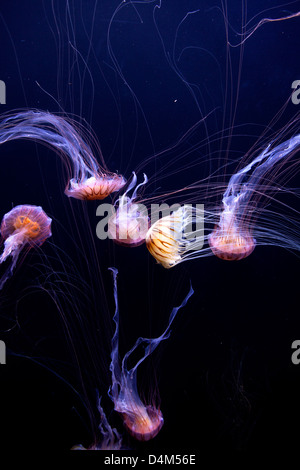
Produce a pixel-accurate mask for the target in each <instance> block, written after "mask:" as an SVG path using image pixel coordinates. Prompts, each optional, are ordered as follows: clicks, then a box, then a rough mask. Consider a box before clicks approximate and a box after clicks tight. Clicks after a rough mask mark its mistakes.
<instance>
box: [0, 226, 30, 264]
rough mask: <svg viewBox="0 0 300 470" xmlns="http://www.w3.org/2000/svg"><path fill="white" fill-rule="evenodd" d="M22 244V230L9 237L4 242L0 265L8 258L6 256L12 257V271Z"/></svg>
mask: <svg viewBox="0 0 300 470" xmlns="http://www.w3.org/2000/svg"><path fill="white" fill-rule="evenodd" d="M24 244H25V243H24V233H23V231H22V230H20V231H19V232H17V233H14V234H13V235H10V236H9V237H8V238H7V239H6V240H5V242H4V250H3V253H2V255H1V257H0V263H3V262H4V261H5V260H6V259H7V258H8V256H12V258H13V265H12V269H13V268H14V266H15V264H16V261H17V258H18V254H19V252H20V250H21V249H22V245H24Z"/></svg>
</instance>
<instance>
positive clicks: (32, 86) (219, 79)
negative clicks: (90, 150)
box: [0, 0, 300, 455]
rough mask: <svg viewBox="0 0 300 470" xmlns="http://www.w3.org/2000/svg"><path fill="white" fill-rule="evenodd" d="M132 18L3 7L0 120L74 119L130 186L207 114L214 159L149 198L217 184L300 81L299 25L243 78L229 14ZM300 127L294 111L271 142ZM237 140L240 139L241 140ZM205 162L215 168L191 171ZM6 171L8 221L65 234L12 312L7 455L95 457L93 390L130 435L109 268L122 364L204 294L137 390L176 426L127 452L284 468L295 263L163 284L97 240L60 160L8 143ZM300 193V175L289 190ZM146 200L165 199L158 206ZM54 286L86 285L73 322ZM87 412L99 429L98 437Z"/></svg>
mask: <svg viewBox="0 0 300 470" xmlns="http://www.w3.org/2000/svg"><path fill="white" fill-rule="evenodd" d="M127 3H128V4H126V5H125V4H124V5H123V6H122V8H120V6H121V4H120V3H119V2H118V1H115V0H109V1H108V0H103V1H100V0H99V1H98V2H95V0H78V1H77V0H74V1H70V2H66V1H65V0H63V1H57V0H54V1H52V2H50V1H34V0H31V1H30V0H24V1H22V2H19V1H16V0H12V1H10V2H9V4H6V5H4V4H3V2H2V5H1V7H0V13H1V18H0V79H1V80H4V81H5V83H6V86H7V104H6V105H1V108H0V111H1V112H6V111H10V110H14V109H19V108H38V109H42V110H48V111H50V112H53V113H55V112H62V111H63V112H64V113H65V114H66V115H69V116H75V117H74V118H75V119H76V120H78V121H80V122H81V123H86V125H90V126H91V127H92V129H93V131H94V132H95V134H96V135H97V137H98V139H99V142H100V145H101V149H102V152H103V156H104V159H105V161H106V163H107V166H108V168H109V169H110V170H112V171H119V172H120V173H122V174H124V176H125V177H126V178H129V177H130V174H131V172H132V170H134V169H136V168H137V167H138V165H139V164H140V163H141V162H143V160H145V159H146V158H148V157H149V156H152V155H155V153H158V152H160V151H162V150H163V149H165V148H167V147H169V146H171V145H173V144H174V142H176V141H177V140H178V139H179V138H180V137H181V136H182V135H184V134H185V132H187V130H188V129H190V128H191V127H192V126H193V125H195V123H197V122H198V121H200V120H201V119H202V118H203V117H204V116H206V115H207V114H208V113H211V114H210V116H209V117H208V118H207V119H206V121H205V125H204V124H203V125H199V127H198V129H197V132H196V134H195V136H194V137H193V139H195V140H197V139H199V140H203V141H205V142H206V143H205V145H203V147H202V148H201V150H199V152H198V153H197V152H194V153H193V154H189V155H188V156H187V157H186V160H185V161H184V162H177V163H174V164H173V166H172V162H170V168H173V169H175V170H176V171H175V172H173V171H172V172H171V171H170V175H169V176H168V173H166V178H164V179H163V180H162V181H159V182H157V183H155V184H154V185H153V186H152V189H153V190H154V189H155V190H157V191H167V190H169V189H170V188H173V189H174V188H180V187H182V186H183V185H184V184H188V183H191V182H193V181H195V180H198V179H200V178H203V177H205V176H208V175H209V174H210V172H211V171H213V170H214V169H215V168H216V166H217V165H218V162H220V161H221V160H222V159H223V158H227V156H228V157H229V158H232V159H234V160H235V159H236V160H237V161H238V158H239V157H242V156H243V155H244V154H245V153H246V152H247V151H248V149H249V148H250V147H251V145H253V144H254V143H255V141H256V140H257V138H258V137H259V136H260V135H261V134H262V133H263V131H264V130H265V128H266V126H268V125H269V123H270V121H271V120H272V119H273V117H274V116H275V115H276V113H277V112H278V111H279V110H280V109H281V107H282V106H283V105H284V104H285V103H286V102H288V100H289V96H290V94H291V84H292V82H293V81H294V80H297V79H299V78H300V70H299V68H300V67H299V60H298V56H299V24H300V23H299V18H298V19H297V18H296V19H292V20H288V21H285V22H274V23H269V24H265V25H264V26H262V27H261V28H260V29H258V30H257V31H256V32H255V33H254V34H253V36H251V37H250V38H249V39H248V40H247V41H246V42H245V44H244V49H243V57H242V61H241V55H240V54H241V48H229V49H228V48H227V44H226V35H225V29H224V13H223V12H222V8H221V7H222V4H221V2H218V1H217V0H215V1H213V2H212V1H199V0H197V1H196V0H187V1H185V2H181V1H174V0H165V1H164V0H162V1H161V5H160V3H159V1H157V2H155V1H153V2H132V4H129V3H130V2H127ZM159 5H160V8H158V7H159ZM68 6H69V8H67V7H68ZM242 7H243V4H242V2H240V1H234V0H229V1H228V2H227V16H226V18H227V20H228V22H229V24H230V27H229V41H230V42H232V43H235V44H236V43H238V41H239V37H238V35H237V34H236V33H235V31H241V25H242ZM244 7H245V5H244ZM118 8H120V9H119V11H118ZM298 10H300V2H291V3H290V4H286V5H282V4H281V3H280V2H277V1H273V0H270V1H266V0H264V1H258V0H255V1H252V2H251V4H250V2H249V4H248V5H247V20H250V19H252V18H254V17H255V19H254V20H253V21H252V22H251V23H250V24H249V26H252V25H253V24H256V23H258V21H259V20H260V19H262V18H264V17H272V18H279V17H280V16H287V15H289V14H291V13H293V12H296V11H298ZM192 12H194V13H192ZM188 13H190V14H188ZM186 15H187V16H186ZM179 25H180V26H179ZM228 53H229V54H230V56H229V55H228ZM226 67H227V68H226ZM228 67H229V68H228ZM239 71H240V74H239ZM183 78H184V80H183ZM37 82H38V84H39V85H40V86H38V85H37ZM185 82H189V83H190V84H192V85H190V86H189V87H188V86H187V84H186V83H185ZM226 89H227V101H226V102H225V94H226ZM235 106H236V113H234V109H235ZM297 112H298V108H297V106H295V105H293V104H292V103H291V102H289V103H288V104H287V107H286V110H285V113H284V115H283V116H282V117H281V118H280V119H279V120H278V121H277V122H276V123H274V126H273V128H272V132H278V131H279V130H280V129H281V128H282V127H283V126H284V125H285V124H286V123H287V122H288V121H289V120H290V119H292V118H293V117H296V114H297ZM239 126H241V127H239ZM228 128H229V129H232V131H233V133H234V134H240V136H239V137H235V138H234V139H233V140H232V141H230V140H229V139H227V138H226V135H228V131H226V129H228ZM223 129H225V130H224V136H223V138H222V135H221V134H220V133H221V132H222V130H223ZM216 133H218V139H217V141H216V142H214V138H213V136H214V135H215V134H216ZM266 142H268V140H267V138H266ZM188 145H189V143H187V146H188ZM211 152H214V155H215V156H217V159H214V161H212V160H210V155H211ZM218 152H219V153H218ZM173 155H176V152H175V153H173ZM168 158H171V157H168ZM195 159H199V160H200V159H201V161H202V164H201V165H198V166H196V167H195V168H194V169H193V170H192V171H182V170H181V168H182V166H183V165H184V164H187V163H189V162H191V161H194V160H195ZM0 161H1V165H2V166H1V170H2V178H1V185H0V201H1V203H0V206H1V207H0V208H1V214H4V213H6V212H8V211H9V210H10V209H11V207H12V206H13V205H17V204H36V205H41V206H42V207H43V208H44V210H45V211H46V212H47V214H48V215H49V216H50V217H52V218H53V237H52V239H51V241H49V242H47V243H45V244H44V245H43V247H42V248H41V250H40V251H39V252H35V253H33V252H32V253H29V255H28V256H27V258H26V260H25V262H24V263H23V264H22V265H21V266H20V268H19V269H18V270H17V271H16V273H15V275H14V277H13V278H12V280H11V281H10V282H9V283H8V285H7V286H6V288H5V289H4V290H3V292H2V293H1V297H0V306H1V314H0V322H1V333H0V339H4V340H5V341H6V344H7V348H8V350H9V355H8V358H7V365H6V366H2V367H1V370H0V381H1V421H2V429H3V433H2V436H1V441H0V448H1V451H4V450H5V449H6V448H7V447H8V446H13V447H15V446H21V447H22V448H23V447H24V448H26V449H28V450H30V449H31V448H34V449H39V450H45V451H46V452H52V451H53V452H54V451H56V450H68V449H69V448H70V447H71V446H72V445H74V444H76V443H82V444H83V445H85V446H88V445H90V444H91V443H92V442H93V439H94V437H93V426H94V428H96V426H97V425H98V421H97V414H96V406H95V397H96V392H95V390H96V389H98V390H99V393H100V395H103V405H104V408H105V411H106V412H107V416H108V418H109V420H110V422H112V423H113V424H114V425H115V426H117V427H118V429H119V430H120V431H123V429H122V423H121V420H120V419H119V418H118V416H116V414H115V413H114V412H113V409H112V405H111V403H110V401H109V399H108V398H107V396H106V393H107V389H108V386H109V383H110V375H109V369H108V368H109V354H110V340H111V337H112V334H113V325H112V321H111V319H112V315H113V310H114V304H113V284H112V278H111V274H110V273H108V271H107V268H108V267H109V266H115V267H117V268H118V269H119V295H120V309H121V350H122V351H123V352H125V351H127V350H128V349H129V348H130V347H131V346H132V344H133V343H134V341H135V340H136V338H137V337H138V336H147V335H150V336H152V335H158V334H161V332H162V331H163V329H164V328H165V325H166V323H167V320H168V316H169V313H170V311H171V309H172V307H173V306H175V305H178V304H179V303H180V302H181V301H182V299H183V298H184V296H185V295H186V293H187V291H188V288H189V282H190V280H191V281H192V284H193V287H194V290H195V295H194V296H193V298H192V299H191V301H190V302H189V304H188V306H187V307H186V308H185V309H184V310H182V311H180V312H179V314H178V317H177V319H176V321H175V322H174V326H173V328H172V335H171V338H170V339H169V340H168V341H166V342H165V343H164V344H162V345H161V347H160V348H159V350H157V352H155V355H154V356H153V357H152V358H151V359H150V360H149V361H148V363H147V364H145V365H144V366H143V367H142V368H141V370H140V374H139V375H138V383H139V387H140V389H141V391H142V394H144V396H145V397H148V393H149V394H150V396H151V395H153V394H154V395H155V393H154V392H155V390H156V391H157V390H159V394H158V395H159V397H160V399H159V401H160V403H161V409H162V412H163V414H164V417H165V425H164V427H163V429H162V431H161V432H160V434H159V435H158V436H157V437H156V438H155V439H154V440H153V441H150V442H148V443H144V444H139V443H136V442H133V441H132V440H131V439H130V438H129V437H127V436H126V435H125V437H124V442H125V445H126V446H127V447H128V448H130V449H138V450H141V451H145V452H150V451H151V452H156V453H162V452H165V451H167V450H168V451H170V452H172V451H173V452H175V451H176V452H177V453H178V452H179V451H181V450H182V451H183V450H184V449H185V450H186V451H187V452H189V453H196V454H198V455H200V453H201V452H205V451H212V452H218V451H221V450H222V451H225V450H230V451H234V452H238V451H241V450H247V451H251V452H254V451H259V450H266V451H268V452H269V453H274V452H276V451H277V450H278V449H281V450H282V449H283V450H288V449H292V448H293V446H294V445H296V444H297V442H298V439H299V428H298V422H299V420H300V408H299V400H298V397H299V393H300V366H298V367H297V366H295V365H293V364H292V362H291V352H292V351H291V343H292V342H293V341H294V340H295V339H299V337H300V322H299V307H298V298H299V296H298V291H299V258H298V257H297V256H296V254H293V253H289V252H286V251H284V250H282V249H280V248H276V247H258V248H257V249H256V250H255V251H254V253H253V254H252V255H251V256H250V257H249V258H247V259H245V260H244V261H241V262H237V263H226V262H222V261H221V260H219V259H217V258H214V257H209V258H205V259H199V260H195V261H193V262H189V263H183V264H182V265H180V266H178V267H176V268H174V269H172V270H170V271H166V270H163V269H162V268H161V267H160V266H157V265H156V264H155V262H154V260H153V259H152V258H151V257H150V255H149V254H148V252H147V250H146V248H145V247H144V246H140V247H138V248H135V249H126V248H123V247H118V246H116V245H113V243H112V242H110V241H109V240H108V241H100V240H98V239H97V238H96V233H95V230H96V224H97V222H98V219H97V217H96V215H95V214H96V207H97V203H96V202H92V203H90V204H85V203H84V204H82V202H81V201H76V200H68V199H67V198H66V197H65V196H64V194H63V189H64V186H65V184H66V177H67V175H66V173H65V171H64V168H63V166H62V164H61V162H60V161H59V159H58V158H57V156H56V155H55V154H54V152H53V151H51V150H50V149H47V148H45V147H42V146H41V145H39V144H35V143H33V142H24V141H19V142H10V143H8V144H5V145H3V146H2V147H1V148H0ZM163 163H164V161H163V160H161V159H155V158H154V159H153V160H152V163H151V164H150V165H149V167H147V174H148V176H150V177H153V178H154V182H155V176H154V175H155V172H156V171H158V170H159V168H160V165H162V164H163ZM233 170H234V166H233V167H230V169H228V170H227V171H228V173H229V172H230V171H233ZM171 173H172V174H171ZM227 176H228V175H223V178H224V180H225V181H226V180H227V179H228V178H227ZM140 178H141V174H140ZM298 184H299V178H298V179H297V176H295V178H293V179H292V181H291V182H290V185H291V186H292V187H298ZM145 194H146V196H147V195H148V196H149V195H151V193H147V189H146V193H145ZM194 196H195V197H196V193H195V195H194ZM173 202H174V201H173ZM198 202H199V203H201V202H203V201H198ZM287 202H290V203H291V204H296V203H297V199H296V198H291V199H290V200H287ZM296 208H297V207H296ZM87 221H89V222H87ZM58 253H59V255H60V256H61V259H58ZM95 253H97V256H98V259H96V255H95ZM70 259H71V260H72V262H70ZM51 269H52V270H54V271H59V272H60V273H61V279H62V280H63V282H64V284H62V283H58V281H57V279H56V280H54V278H51V286H52V287H53V288H54V290H55V291H58V290H60V289H62V290H64V289H65V288H67V286H69V285H70V283H72V284H74V285H79V286H81V283H82V282H83V281H84V282H85V283H86V285H84V287H80V292H78V291H77V290H75V288H74V289H73V290H71V301H70V302H68V301H66V300H64V297H61V298H62V308H63V311H64V315H65V316H64V317H62V316H61V315H60V314H59V312H58V310H57V308H56V305H55V303H54V302H53V301H51V299H50V298H49V295H47V293H46V292H45V290H44V289H49V282H50V281H49V278H47V274H49V273H50V272H51ZM79 276H80V277H79ZM46 278H47V279H48V281H46V280H45V279H46ZM85 293H86V297H87V298H88V299H89V301H87V300H86V297H85V295H84V294H85ZM72 305H73V307H74V310H73V309H72ZM77 306H78V309H77V308H76V307H77ZM79 313H80V315H79V316H78V314H79ZM68 330H70V335H71V338H72V341H70V337H69V335H68ZM73 346H74V348H75V350H76V352H77V360H78V364H79V366H80V370H81V374H82V376H80V374H79V369H78V364H77V363H76V358H74V354H73V349H72V348H73ZM30 358H34V360H35V361H37V362H38V363H39V364H40V365H39V364H37V362H34V361H33V360H32V359H30ZM82 382H83V383H84V387H85V393H84V392H83V389H82ZM72 387H73V389H74V390H76V391H77V392H78V393H80V394H81V396H82V398H81V399H80V398H79V397H78V395H77V393H76V392H75V391H74V390H72ZM155 396H157V393H156V395H155ZM157 398H158V397H157ZM85 405H86V406H87V407H88V409H90V410H91V412H92V413H93V414H94V415H95V420H94V422H93V423H91V422H90V419H89V416H88V413H87V411H86V409H85ZM124 434H125V432H124Z"/></svg>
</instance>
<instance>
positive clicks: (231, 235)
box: [208, 211, 256, 261]
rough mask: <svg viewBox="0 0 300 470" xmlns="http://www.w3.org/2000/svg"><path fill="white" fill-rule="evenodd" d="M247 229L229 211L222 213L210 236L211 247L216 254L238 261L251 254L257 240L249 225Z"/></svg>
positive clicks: (225, 258)
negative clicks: (252, 234)
mask: <svg viewBox="0 0 300 470" xmlns="http://www.w3.org/2000/svg"><path fill="white" fill-rule="evenodd" d="M244 225H245V229H243V228H241V226H240V224H239V223H237V222H236V221H235V217H234V215H233V214H232V213H231V212H229V211H224V212H223V213H222V214H221V217H220V222H219V224H218V225H216V226H215V228H214V230H213V231H212V233H210V234H209V236H208V242H209V245H210V248H211V250H212V252H213V254H214V255H215V256H217V257H218V258H221V259H223V260H227V261H237V260H240V259H243V258H247V256H249V255H251V253H252V252H253V250H254V248H255V246H256V240H255V238H254V237H252V236H251V234H250V231H249V227H248V226H247V224H246V223H245V224H244Z"/></svg>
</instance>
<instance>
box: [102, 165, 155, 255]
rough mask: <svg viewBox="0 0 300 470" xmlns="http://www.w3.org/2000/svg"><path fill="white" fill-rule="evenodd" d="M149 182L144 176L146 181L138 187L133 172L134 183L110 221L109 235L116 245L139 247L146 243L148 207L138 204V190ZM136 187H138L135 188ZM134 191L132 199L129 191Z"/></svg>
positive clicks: (123, 195)
mask: <svg viewBox="0 0 300 470" xmlns="http://www.w3.org/2000/svg"><path fill="white" fill-rule="evenodd" d="M147 181H148V178H147V176H146V175H145V174H144V181H143V182H142V183H140V184H138V185H137V186H136V183H137V176H136V174H135V172H133V178H132V181H131V183H130V185H129V187H128V189H127V191H126V192H125V193H124V194H122V196H120V197H119V199H118V200H117V202H116V204H115V206H117V209H116V210H115V211H114V213H113V214H112V215H111V217H110V218H109V220H108V235H109V237H110V238H111V239H113V240H114V242H115V243H117V244H119V245H123V246H131V247H134V246H139V245H141V244H143V243H144V242H145V238H146V234H147V231H148V228H149V218H148V212H147V208H146V206H144V205H142V204H137V203H136V202H134V201H135V199H136V198H137V192H138V189H139V188H140V187H141V186H144V185H145V184H146V183H147ZM135 186H136V187H135ZM134 187H135V189H134V192H133V194H132V196H131V197H129V196H128V194H129V191H130V190H131V189H133V188H134Z"/></svg>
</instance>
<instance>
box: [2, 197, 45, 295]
mask: <svg viewBox="0 0 300 470" xmlns="http://www.w3.org/2000/svg"><path fill="white" fill-rule="evenodd" d="M51 222H52V220H51V219H50V218H49V217H48V216H47V214H45V212H44V211H43V209H42V208H41V207H39V206H31V205H21V206H16V207H14V208H13V209H12V210H11V211H10V212H8V213H7V214H5V215H4V217H3V219H2V222H1V227H0V232H1V235H2V238H3V239H4V250H3V253H2V254H1V256H0V264H1V263H3V262H4V261H5V260H6V259H7V258H8V257H11V258H12V261H11V264H10V266H9V267H8V269H7V271H6V273H4V274H3V276H2V278H1V279H0V289H2V287H3V285H4V284H5V282H6V281H7V279H8V278H9V277H10V276H11V275H12V273H13V270H14V268H15V266H16V263H17V260H18V257H19V254H20V252H21V251H22V249H23V248H24V247H28V248H33V247H37V246H40V245H42V244H43V243H44V241H45V240H46V239H47V238H49V237H51V235H52V234H51Z"/></svg>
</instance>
